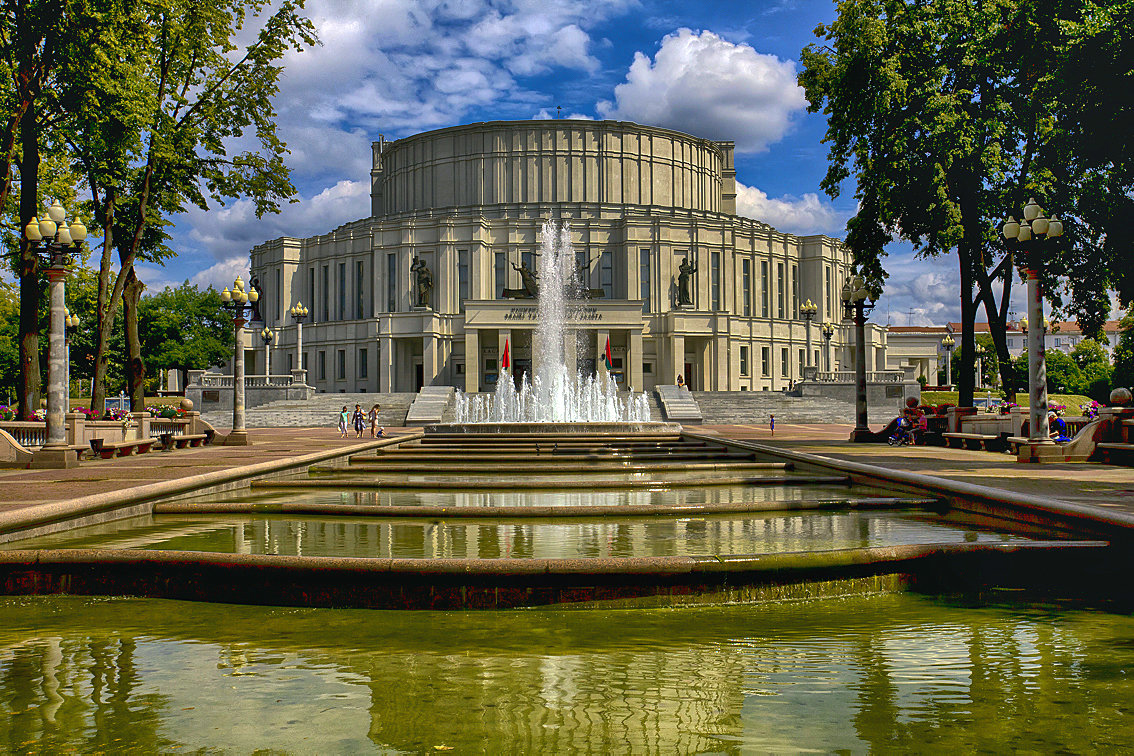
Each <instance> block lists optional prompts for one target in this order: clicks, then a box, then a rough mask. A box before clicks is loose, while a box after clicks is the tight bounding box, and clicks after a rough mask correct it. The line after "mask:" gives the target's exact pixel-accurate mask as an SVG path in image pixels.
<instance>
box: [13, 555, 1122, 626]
mask: <svg viewBox="0 0 1134 756" xmlns="http://www.w3.org/2000/svg"><path fill="white" fill-rule="evenodd" d="M1108 556H1110V557H1113V556H1115V554H1114V551H1113V549H1111V548H1110V546H1109V544H1107V543H1106V542H1102V541H1052V542H1043V541H1012V542H999V543H931V544H910V545H899V546H875V547H863V548H857V549H839V550H832V551H820V552H793V553H786V554H749V555H732V556H724V557H715V556H668V557H625V558H619V557H600V558H578V559H575V558H564V559H435V560H421V559H394V558H358V557H350V558H347V557H296V556H276V555H264V554H216V553H210V552H187V551H155V550H133V549H43V550H24V551H8V552H0V591H2V592H3V593H4V594H6V595H45V594H68V595H87V596H137V597H146V598H164V599H176V600H187V601H208V602H214V603H229V604H258V605H269V606H304V607H325V608H366V609H399V610H405V609H412V610H471V609H488V610H492V609H515V608H525V607H528V608H530V607H555V608H629V607H647V606H687V605H695V604H696V605H705V604H728V603H752V602H759V601H763V600H783V599H785V598H798V599H806V598H816V597H819V596H824V597H829V596H845V595H861V594H863V593H878V592H893V591H900V590H907V589H911V588H912V589H913V590H919V591H923V592H928V593H964V592H973V591H978V592H979V591H983V590H987V589H992V588H1009V589H1012V590H1038V591H1042V592H1044V593H1050V592H1051V591H1052V590H1053V589H1058V590H1060V591H1062V592H1063V593H1065V594H1067V595H1078V591H1077V589H1078V587H1080V586H1081V585H1082V583H1083V582H1084V578H1085V577H1086V578H1088V579H1090V578H1093V577H1094V576H1095V575H1096V573H1098V572H1099V571H1100V570H1102V569H1109V568H1104V567H1103V565H1104V564H1105V563H1107V562H1109V561H1111V560H1110V559H1108V558H1107V557H1108Z"/></svg>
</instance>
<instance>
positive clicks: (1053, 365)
mask: <svg viewBox="0 0 1134 756" xmlns="http://www.w3.org/2000/svg"><path fill="white" fill-rule="evenodd" d="M1046 362H1047V390H1048V393H1051V394H1077V393H1079V389H1080V388H1081V387H1082V385H1083V371H1081V370H1079V366H1078V365H1076V364H1075V360H1073V359H1071V355H1069V354H1067V353H1066V352H1061V351H1059V350H1058V349H1049V350H1047V352H1046Z"/></svg>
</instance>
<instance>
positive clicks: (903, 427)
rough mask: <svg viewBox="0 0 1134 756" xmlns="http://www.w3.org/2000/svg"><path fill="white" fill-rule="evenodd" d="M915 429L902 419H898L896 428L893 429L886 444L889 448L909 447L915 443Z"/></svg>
mask: <svg viewBox="0 0 1134 756" xmlns="http://www.w3.org/2000/svg"><path fill="white" fill-rule="evenodd" d="M915 430H916V428H915V427H914V424H913V423H911V422H910V421H909V420H907V419H906V418H904V417H899V418H898V426H897V427H896V428H895V429H894V433H893V435H891V436H890V437H889V438H888V439H886V443H888V444H889V445H890V446H910V445H912V444H916V443H917V437H916V436H915V435H914V432H915Z"/></svg>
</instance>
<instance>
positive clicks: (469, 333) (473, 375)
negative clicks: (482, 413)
mask: <svg viewBox="0 0 1134 756" xmlns="http://www.w3.org/2000/svg"><path fill="white" fill-rule="evenodd" d="M478 391H480V332H479V331H477V330H476V329H475V328H468V327H466V328H465V393H466V394H475V393H476V392H478Z"/></svg>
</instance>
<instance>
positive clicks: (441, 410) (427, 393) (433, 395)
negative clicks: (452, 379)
mask: <svg viewBox="0 0 1134 756" xmlns="http://www.w3.org/2000/svg"><path fill="white" fill-rule="evenodd" d="M455 394H456V390H455V389H454V388H453V387H452V386H422V388H421V391H418V392H417V396H416V397H415V398H414V400H413V404H411V405H410V408H409V411H408V412H407V413H406V425H407V426H413V427H416V428H420V427H422V426H425V425H434V424H436V423H439V422H441V420H442V418H443V417H444V415H445V410H446V409H448V407H449V405H450V404H452V403H453V396H454V395H455Z"/></svg>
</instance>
